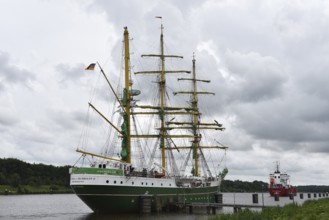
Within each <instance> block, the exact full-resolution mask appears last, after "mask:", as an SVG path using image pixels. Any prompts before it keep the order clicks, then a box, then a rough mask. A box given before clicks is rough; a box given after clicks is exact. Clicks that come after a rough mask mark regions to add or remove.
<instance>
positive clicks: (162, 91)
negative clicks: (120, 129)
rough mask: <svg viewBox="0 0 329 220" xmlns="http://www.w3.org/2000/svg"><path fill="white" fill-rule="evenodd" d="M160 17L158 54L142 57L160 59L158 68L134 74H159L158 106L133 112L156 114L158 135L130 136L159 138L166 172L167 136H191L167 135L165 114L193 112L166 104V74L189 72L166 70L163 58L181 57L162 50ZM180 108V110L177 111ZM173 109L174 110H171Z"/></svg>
mask: <svg viewBox="0 0 329 220" xmlns="http://www.w3.org/2000/svg"><path fill="white" fill-rule="evenodd" d="M157 18H160V19H161V33H160V54H144V55H142V57H157V58H159V59H160V64H161V65H160V70H159V71H141V72H135V74H157V75H158V76H159V81H158V84H159V106H135V107H136V108H148V109H153V110H157V111H151V112H134V114H158V115H159V119H160V127H159V134H158V135H133V136H132V137H144V138H155V137H158V138H159V139H160V149H161V166H162V173H163V174H165V172H166V149H167V146H166V141H165V140H166V139H167V138H193V136H192V135H169V134H168V133H167V128H166V121H165V116H166V115H167V114H193V112H192V113H191V112H186V109H187V108H186V107H185V108H184V107H168V106H166V97H165V96H166V74H169V73H190V71H187V70H169V71H168V70H166V68H165V59H166V58H181V59H182V58H183V57H182V56H177V55H167V54H165V52H164V37H163V24H162V18H161V17H157ZM176 110H178V111H176ZM179 110H181V111H179ZM172 111H175V112H172Z"/></svg>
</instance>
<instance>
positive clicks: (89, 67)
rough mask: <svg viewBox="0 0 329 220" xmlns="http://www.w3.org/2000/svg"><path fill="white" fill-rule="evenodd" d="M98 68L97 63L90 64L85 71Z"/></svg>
mask: <svg viewBox="0 0 329 220" xmlns="http://www.w3.org/2000/svg"><path fill="white" fill-rule="evenodd" d="M95 66H96V63H91V64H89V66H87V68H86V69H85V70H94V69H95Z"/></svg>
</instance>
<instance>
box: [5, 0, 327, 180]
mask: <svg viewBox="0 0 329 220" xmlns="http://www.w3.org/2000/svg"><path fill="white" fill-rule="evenodd" d="M0 2H1V7H0V28H1V29H0V31H1V34H0V103H1V105H0V148H1V150H0V157H1V158H4V157H15V158H18V159H21V160H24V161H28V162H35V163H45V164H54V165H72V164H74V162H75V161H76V160H77V159H78V157H79V155H78V154H77V153H75V152H74V150H75V149H76V147H77V144H78V142H79V139H80V134H81V129H82V127H83V126H82V124H83V123H84V122H83V121H84V118H85V115H86V111H87V107H88V106H87V102H88V98H89V96H90V91H91V88H92V84H93V83H94V82H95V81H96V80H97V77H98V75H97V74H96V75H95V74H90V73H89V72H86V71H84V67H85V66H86V65H88V64H89V63H91V62H95V61H99V62H100V63H101V64H103V65H104V68H105V69H106V72H108V73H112V74H113V77H114V78H115V77H117V76H118V74H119V72H120V65H121V64H120V60H121V45H122V42H121V41H122V33H123V27H124V26H128V28H129V32H130V37H131V38H133V40H132V41H133V42H132V45H133V47H132V53H136V54H137V53H140V52H154V51H151V49H152V46H154V45H156V46H158V40H159V22H160V21H159V19H155V16H162V17H163V24H164V26H165V29H164V33H165V41H166V47H168V48H171V49H169V51H170V52H172V53H174V54H178V55H183V56H184V58H185V59H184V61H183V68H185V69H186V68H190V66H191V58H192V53H193V52H195V54H196V59H197V67H198V74H199V76H200V78H203V79H210V80H211V81H212V84H211V85H209V86H208V85H207V87H205V88H206V90H210V91H212V92H215V93H216V97H215V98H214V97H212V96H211V97H210V96H209V97H204V98H205V99H203V100H202V101H201V104H203V105H206V106H207V109H208V110H207V113H209V114H210V115H211V117H214V118H216V120H218V121H220V122H223V123H224V126H225V127H226V130H225V131H224V132H223V133H221V134H220V137H219V138H217V139H218V140H220V142H221V143H224V144H225V145H227V146H229V147H230V149H229V151H228V153H227V166H228V169H229V174H228V176H227V178H228V179H231V180H236V179H240V180H246V181H252V180H261V181H268V174H269V173H270V172H272V171H273V162H274V161H280V163H281V167H282V170H284V171H287V172H288V173H289V174H290V175H291V183H292V184H296V185H304V184H317V185H321V184H322V185H329V181H328V176H329V169H328V167H329V160H328V158H329V98H328V94H329V86H328V84H329V73H328V70H329V2H328V1H321V0H314V1H306V0H305V1H297V0H292V1H285V0H282V1H280V0H272V1H270V0H268V1H266V0H265V1H264V0H236V1H234V0H227V1H226V0H205V1H197V0H192V1H191V0H189V1H174V0H172V1H146V0H141V1H137V0H136V1H132V0H130V1H114V0H113V1H105V0H104V1H101V0H99V1H97V0H95V1H92V0H88V1H81V0H79V1H78V0H76V1H74V0H71V1H64V0H44V1H38V0H30V1H21V0H20V1H19V0H1V1H0ZM144 48H146V50H147V51H144ZM132 61H133V59H132ZM132 65H133V66H134V68H136V69H139V64H138V63H136V64H135V63H132ZM141 82H143V81H141Z"/></svg>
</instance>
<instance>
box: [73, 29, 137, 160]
mask: <svg viewBox="0 0 329 220" xmlns="http://www.w3.org/2000/svg"><path fill="white" fill-rule="evenodd" d="M123 39H124V40H123V43H124V71H125V88H124V89H123V97H122V100H120V99H119V97H118V95H117V94H116V92H115V91H114V89H113V86H112V85H111V83H110V81H109V79H108V78H107V76H106V74H105V72H104V70H103V69H102V67H101V66H100V64H99V63H97V64H98V66H99V68H100V70H101V73H102V74H103V76H104V78H105V79H106V81H107V83H108V85H109V86H110V88H111V90H112V92H113V94H114V95H115V97H116V99H117V101H118V102H119V105H120V107H121V109H122V117H123V123H122V125H121V130H120V129H119V128H117V127H116V126H115V125H114V124H113V123H112V122H111V121H110V120H109V119H108V118H107V117H106V116H105V115H104V114H102V113H101V112H100V111H99V110H98V109H97V108H96V107H95V106H94V105H93V104H91V103H89V106H90V107H91V108H92V109H93V110H95V111H96V112H97V113H98V114H99V115H100V116H101V117H102V118H103V119H104V120H105V121H106V122H107V123H109V124H110V125H111V126H112V127H113V128H114V129H115V130H116V131H117V132H118V133H119V134H120V135H121V137H122V142H121V153H120V155H121V159H117V158H112V157H108V156H105V155H101V154H96V153H91V152H88V151H84V150H81V149H77V150H76V151H77V152H79V153H82V154H83V155H90V156H93V157H98V158H103V159H107V160H112V161H117V162H121V163H128V164H130V163H131V134H130V127H131V123H130V117H131V91H130V87H131V80H130V52H129V32H128V28H127V27H124V34H123ZM94 65H95V64H94Z"/></svg>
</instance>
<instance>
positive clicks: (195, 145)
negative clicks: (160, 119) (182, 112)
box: [168, 54, 226, 176]
mask: <svg viewBox="0 0 329 220" xmlns="http://www.w3.org/2000/svg"><path fill="white" fill-rule="evenodd" d="M195 62H196V60H195V56H194V54H193V59H192V78H179V79H178V80H190V81H192V85H193V91H181V92H174V95H177V94H190V95H191V105H192V109H193V111H194V114H193V115H192V122H169V123H168V124H174V125H190V126H186V127H172V129H182V128H184V129H187V128H189V129H192V132H193V136H194V139H193V142H192V146H191V147H185V146H182V147H177V148H178V149H188V148H190V149H191V148H192V151H193V154H192V155H193V160H194V170H193V175H194V176H199V154H198V153H199V152H200V155H201V156H202V157H204V155H203V152H202V149H203V148H221V149H226V147H223V146H200V141H201V134H200V132H199V131H200V130H201V129H211V130H224V128H223V127H222V124H219V123H217V121H215V123H201V122H200V121H199V120H198V119H199V118H198V117H199V116H200V112H199V108H198V95H199V94H211V95H215V93H211V92H198V91H197V82H204V83H210V80H201V79H197V78H196V68H195ZM200 125H201V126H200ZM203 159H204V158H203Z"/></svg>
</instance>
